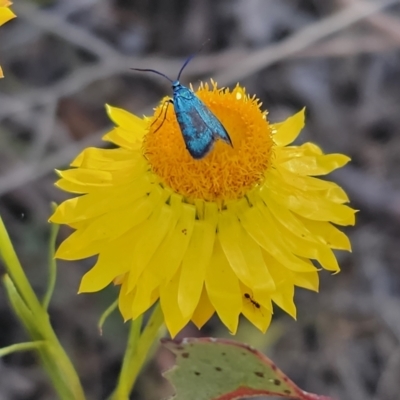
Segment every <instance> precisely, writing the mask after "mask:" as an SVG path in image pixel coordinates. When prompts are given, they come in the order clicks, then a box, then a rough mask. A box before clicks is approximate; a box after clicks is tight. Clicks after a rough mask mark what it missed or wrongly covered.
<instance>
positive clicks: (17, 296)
mask: <svg viewBox="0 0 400 400" xmlns="http://www.w3.org/2000/svg"><path fill="white" fill-rule="evenodd" d="M0 256H1V258H2V259H3V260H4V263H5V267H6V270H7V272H8V274H9V276H8V275H5V277H4V279H3V282H4V284H5V287H6V290H7V294H8V298H9V299H10V302H11V304H12V306H13V308H14V311H15V312H16V314H17V316H18V317H19V319H20V320H21V322H22V323H23V324H24V326H25V328H26V329H27V331H28V333H29V335H30V336H31V337H32V339H33V340H34V341H44V342H45V343H46V345H45V346H40V347H39V348H38V349H37V350H38V352H39V354H40V356H41V360H42V362H43V365H44V368H45V369H46V371H47V373H48V375H49V376H50V379H51V380H52V383H53V385H54V387H55V389H56V391H57V393H58V394H59V396H60V398H61V399H65V400H70V399H71V398H73V399H74V400H84V399H85V395H84V393H83V389H82V386H81V383H80V381H79V378H78V375H77V373H76V371H75V369H74V367H73V365H72V363H71V360H70V359H69V358H68V356H67V354H66V353H65V351H64V349H63V347H62V346H61V344H60V342H59V341H58V338H57V336H56V334H55V333H54V330H53V328H52V326H51V324H50V319H49V315H48V313H47V310H46V309H45V308H44V307H43V306H42V305H41V304H40V301H39V299H38V298H37V296H36V294H35V292H34V291H33V289H32V286H31V285H30V283H29V281H28V278H27V277H26V275H25V273H24V271H23V269H22V266H21V264H20V262H19V260H18V257H17V255H16V253H15V250H14V248H13V245H12V243H11V241H10V238H9V236H8V233H7V231H6V228H5V226H4V224H3V221H2V220H1V218H0ZM51 290H52V289H51ZM48 293H50V292H49V291H48ZM50 296H51V294H50ZM71 395H72V397H71Z"/></svg>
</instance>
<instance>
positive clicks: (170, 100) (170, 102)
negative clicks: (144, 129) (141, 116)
mask: <svg viewBox="0 0 400 400" xmlns="http://www.w3.org/2000/svg"><path fill="white" fill-rule="evenodd" d="M165 103H167V107H166V108H165V112H164V118H163V120H162V121H161V124H160V125H159V126H158V128H157V129H156V130H155V131H154V133H156V132H157V131H158V130H159V129H160V128H161V127H162V126H163V124H164V121H165V118H167V111H168V107H169V105H170V104H174V101H173V100H172V99H169V100H166V101H164V104H163V105H162V108H161V111H160V114H159V115H158V117H157V118H156V119H155V120H154V121H153V122H152V123H151V125H153V124H154V123H155V122H156V121H158V120H159V118H160V116H161V113H162V112H163V110H164V105H165Z"/></svg>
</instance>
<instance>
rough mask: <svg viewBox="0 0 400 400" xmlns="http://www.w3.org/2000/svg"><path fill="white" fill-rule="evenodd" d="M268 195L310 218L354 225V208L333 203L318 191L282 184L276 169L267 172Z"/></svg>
mask: <svg viewBox="0 0 400 400" xmlns="http://www.w3.org/2000/svg"><path fill="white" fill-rule="evenodd" d="M268 186H269V189H270V196H271V197H272V198H273V199H274V200H275V202H276V203H278V204H282V205H283V206H285V207H287V208H288V209H290V210H292V211H294V212H296V213H297V214H299V215H301V216H303V217H305V218H308V219H312V220H317V221H331V222H334V223H335V224H338V225H354V223H355V212H356V211H355V210H353V209H352V208H350V207H348V206H345V205H343V204H337V203H333V202H331V201H329V200H327V199H325V198H324V197H323V196H319V195H318V192H312V193H310V192H304V191H301V190H298V189H295V188H289V187H285V185H282V179H280V178H279V177H278V175H276V171H275V172H274V171H271V172H270V173H269V174H268Z"/></svg>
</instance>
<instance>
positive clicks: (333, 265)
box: [269, 215, 339, 272]
mask: <svg viewBox="0 0 400 400" xmlns="http://www.w3.org/2000/svg"><path fill="white" fill-rule="evenodd" d="M269 221H270V223H271V225H269V228H270V229H271V230H273V231H275V232H276V234H277V235H279V236H281V237H282V238H283V240H284V241H285V242H286V245H287V247H288V248H290V249H291V250H292V252H293V253H294V254H296V255H297V256H300V257H304V258H306V259H308V258H309V259H314V260H317V261H318V262H319V263H320V264H321V265H322V267H324V268H325V269H327V270H329V271H334V272H338V271H339V265H338V262H337V260H336V257H335V255H334V254H333V252H332V250H331V249H329V247H328V246H325V245H323V244H320V243H315V242H311V241H309V240H307V239H305V238H303V237H300V236H296V235H295V234H294V233H293V232H292V231H290V230H289V229H287V228H286V227H285V226H284V225H282V224H281V223H280V222H279V221H278V220H276V218H275V215H271V218H270V219H269Z"/></svg>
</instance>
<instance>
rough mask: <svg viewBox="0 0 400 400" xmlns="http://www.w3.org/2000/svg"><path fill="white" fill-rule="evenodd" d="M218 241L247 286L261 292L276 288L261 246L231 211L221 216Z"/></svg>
mask: <svg viewBox="0 0 400 400" xmlns="http://www.w3.org/2000/svg"><path fill="white" fill-rule="evenodd" d="M218 239H219V241H220V243H221V246H222V249H223V250H224V253H225V255H226V258H227V259H228V261H229V263H230V265H231V267H232V269H233V271H234V272H235V274H236V276H237V277H238V278H239V279H240V280H241V281H242V282H243V283H244V284H245V285H246V286H248V287H250V288H258V289H260V290H273V289H274V288H275V285H274V282H273V280H272V277H271V275H270V274H269V272H268V268H267V266H266V265H265V263H264V262H263V258H262V254H261V249H260V248H259V245H258V244H257V243H256V242H255V241H254V240H253V239H252V238H251V237H250V236H249V235H248V234H247V233H246V231H244V230H243V228H242V227H241V225H240V222H239V220H238V219H237V217H236V215H235V214H234V213H233V212H232V211H230V210H226V211H223V212H222V213H220V215H219V222H218Z"/></svg>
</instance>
